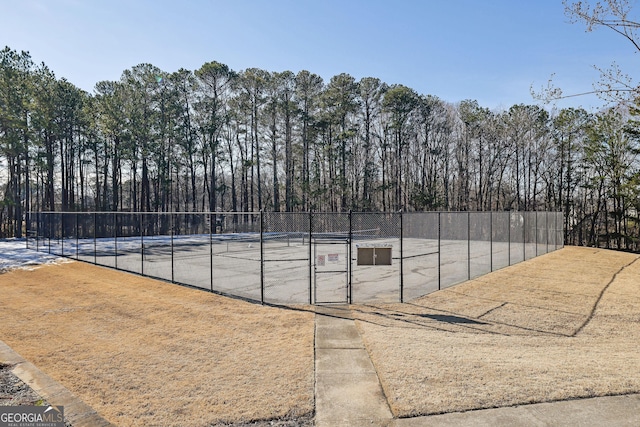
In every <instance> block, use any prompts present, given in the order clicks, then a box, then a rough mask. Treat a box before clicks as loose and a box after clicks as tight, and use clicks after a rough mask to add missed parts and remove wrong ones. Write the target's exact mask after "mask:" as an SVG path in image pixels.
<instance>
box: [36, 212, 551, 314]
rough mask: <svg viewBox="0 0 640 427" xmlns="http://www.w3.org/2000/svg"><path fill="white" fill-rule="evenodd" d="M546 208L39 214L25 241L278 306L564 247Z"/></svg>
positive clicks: (444, 276) (468, 275)
mask: <svg viewBox="0 0 640 427" xmlns="http://www.w3.org/2000/svg"><path fill="white" fill-rule="evenodd" d="M561 219H562V217H561V214H559V213H546V212H521V213H518V212H516V213H513V212H498V213H496V212H423V213H405V214H402V213H239V214H237V213H225V214H208V213H174V214H158V213H154V214H151V213H40V214H39V215H37V216H36V217H35V220H34V221H33V225H32V233H31V234H32V236H33V238H32V239H30V246H31V247H34V248H36V249H38V250H42V251H47V252H50V253H52V254H57V255H63V256H67V257H70V258H73V259H78V260H82V261H86V262H90V263H94V264H97V265H103V266H108V267H113V268H116V269H119V270H125V271H129V272H133V273H137V274H142V275H145V276H150V277H155V278H160V279H164V280H168V281H171V282H175V283H180V284H185V285H189V286H193V287H197V288H202V289H208V290H211V291H215V292H219V293H223V294H228V295H233V296H238V297H241V298H246V299H249V300H254V301H260V302H263V303H273V304H296V303H300V304H305V303H311V304H313V303H364V302H398V301H400V302H402V301H406V300H411V299H413V298H417V297H420V296H423V295H426V294H428V293H431V292H433V291H436V290H438V289H443V288H446V287H449V286H452V285H454V284H457V283H460V282H463V281H465V280H469V279H472V278H475V277H478V276H481V275H483V274H486V273H489V272H491V271H495V270H498V269H500V268H504V267H506V266H509V265H513V264H516V263H518V262H521V261H524V260H527V259H531V258H533V257H535V256H538V255H542V254H544V253H547V252H551V251H553V250H556V249H558V248H560V247H562V221H561Z"/></svg>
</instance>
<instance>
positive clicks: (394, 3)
mask: <svg viewBox="0 0 640 427" xmlns="http://www.w3.org/2000/svg"><path fill="white" fill-rule="evenodd" d="M632 1H634V0H632ZM636 10H639V9H638V8H636ZM4 46H9V47H10V48H11V49H14V50H18V51H22V50H24V51H28V52H30V54H31V57H32V59H33V60H34V62H36V63H41V62H44V63H45V64H46V65H47V66H48V67H49V68H50V69H51V70H53V72H54V73H55V74H56V76H57V77H58V78H62V77H64V78H66V79H67V80H69V81H70V82H71V83H73V84H74V85H76V86H78V87H80V88H81V89H84V90H86V91H88V92H90V93H93V88H94V86H95V84H96V83H97V82H99V81H102V80H118V79H119V78H120V76H121V74H122V72H123V71H124V70H125V69H128V68H131V67H133V66H135V65H137V64H140V63H150V64H153V65H155V66H157V67H159V68H160V69H162V70H164V71H166V72H173V71H177V70H178V69H180V68H185V69H188V70H196V69H198V68H200V67H201V66H202V65H203V64H204V63H206V62H209V61H218V62H221V63H224V64H226V65H228V66H229V67H230V68H231V69H233V70H235V71H241V70H244V69H247V68H261V69H264V70H268V71H285V70H290V71H293V72H294V73H297V72H298V71H301V70H308V71H310V72H312V73H315V74H318V75H320V76H321V77H322V78H323V79H324V81H325V83H328V82H329V80H330V79H331V77H333V76H335V75H337V74H340V73H348V74H350V75H352V76H353V77H355V78H356V79H357V80H359V79H361V78H363V77H377V78H379V79H381V80H382V81H383V82H385V83H387V84H402V85H405V86H408V87H410V88H412V89H414V90H415V91H416V92H418V93H420V94H423V95H435V96H437V97H439V98H441V99H443V100H444V101H448V102H452V103H456V102H459V101H461V100H465V99H471V100H477V101H478V103H479V104H480V105H481V106H482V107H486V108H489V109H492V110H496V111H498V110H506V109H508V108H509V107H510V106H512V105H514V104H521V103H523V104H540V105H544V104H541V103H540V102H539V101H537V100H536V99H534V98H533V97H532V96H531V87H533V88H534V89H536V90H538V89H540V88H542V87H544V86H546V85H547V82H548V80H549V79H550V78H551V77H552V76H553V84H554V85H555V86H557V87H560V88H561V89H562V90H563V93H564V94H565V95H569V94H577V93H583V92H587V91H590V90H593V83H595V82H597V80H598V79H599V72H598V71H597V70H596V69H594V66H598V67H600V68H605V69H606V68H608V67H609V66H610V65H611V64H612V63H613V62H615V63H617V64H618V65H619V66H620V67H621V68H622V69H623V70H637V69H638V66H639V65H640V56H638V54H637V53H636V52H635V49H634V48H633V46H632V45H631V44H630V43H629V42H628V41H626V40H624V39H623V38H622V37H621V36H619V35H616V34H614V33H613V32H612V31H611V30H607V29H598V30H595V31H593V32H590V33H588V32H586V31H585V26H584V25H583V24H581V23H574V24H572V23H570V22H569V19H568V17H566V16H565V14H564V6H563V5H562V1H561V0H536V1H533V0H491V1H487V0H446V1H445V0H180V1H178V0H174V1H168V0H0V48H2V47H4ZM603 104H604V103H603V101H601V100H599V99H598V98H597V97H595V96H581V97H575V98H567V99H565V100H562V101H559V102H558V103H557V104H556V106H557V107H558V108H565V107H584V108H586V109H587V110H589V111H595V110H597V109H598V108H600V107H601V106H602V105H603ZM547 107H549V108H551V107H552V106H550V105H547Z"/></svg>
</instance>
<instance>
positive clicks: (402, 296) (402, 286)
mask: <svg viewBox="0 0 640 427" xmlns="http://www.w3.org/2000/svg"><path fill="white" fill-rule="evenodd" d="M399 215H400V302H404V268H403V267H404V266H403V262H402V260H403V258H404V252H403V247H402V244H403V227H402V209H400V212H399Z"/></svg>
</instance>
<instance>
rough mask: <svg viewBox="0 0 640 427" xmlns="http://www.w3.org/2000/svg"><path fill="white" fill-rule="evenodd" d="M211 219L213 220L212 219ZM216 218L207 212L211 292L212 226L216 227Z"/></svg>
mask: <svg viewBox="0 0 640 427" xmlns="http://www.w3.org/2000/svg"><path fill="white" fill-rule="evenodd" d="M212 220H213V221H212ZM216 221H218V218H217V217H216V215H215V214H213V217H212V214H211V212H209V270H210V271H209V279H210V282H211V283H210V285H211V292H213V227H216V226H217V225H216V224H217V222H216Z"/></svg>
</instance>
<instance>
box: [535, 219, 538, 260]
mask: <svg viewBox="0 0 640 427" xmlns="http://www.w3.org/2000/svg"><path fill="white" fill-rule="evenodd" d="M534 213H535V216H536V223H535V227H536V228H535V230H536V232H535V235H536V257H537V256H538V211H535V212H534Z"/></svg>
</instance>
